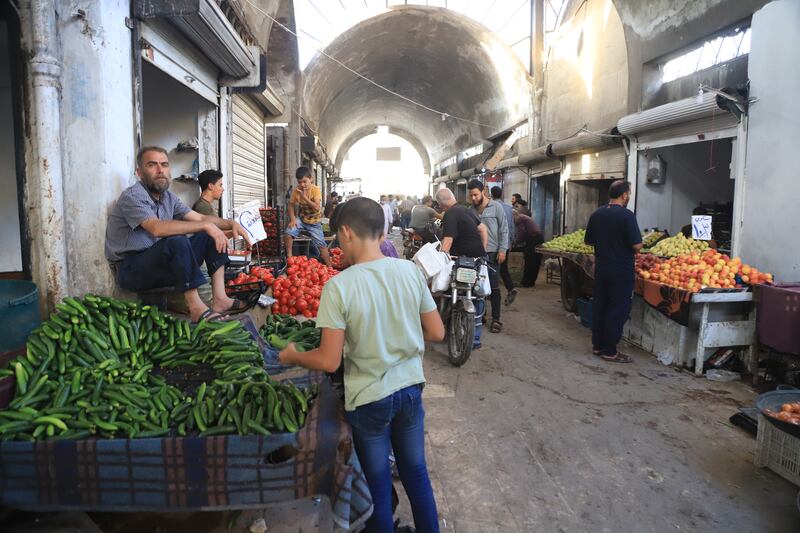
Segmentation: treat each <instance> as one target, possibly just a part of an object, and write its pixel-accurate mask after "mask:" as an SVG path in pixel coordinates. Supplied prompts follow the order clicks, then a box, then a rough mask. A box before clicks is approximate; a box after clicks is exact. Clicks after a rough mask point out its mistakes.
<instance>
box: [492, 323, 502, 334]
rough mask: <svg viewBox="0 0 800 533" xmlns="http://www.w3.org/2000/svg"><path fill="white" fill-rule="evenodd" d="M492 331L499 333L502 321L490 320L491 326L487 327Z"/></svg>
mask: <svg viewBox="0 0 800 533" xmlns="http://www.w3.org/2000/svg"><path fill="white" fill-rule="evenodd" d="M489 331H491V332H492V333H500V332H501V331H503V323H502V322H500V321H499V320H492V327H491V328H490V329H489Z"/></svg>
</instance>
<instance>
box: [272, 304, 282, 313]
mask: <svg viewBox="0 0 800 533" xmlns="http://www.w3.org/2000/svg"><path fill="white" fill-rule="evenodd" d="M280 312H281V306H280V305H278V304H277V303H274V304H272V314H273V315H277V314H278V313H280Z"/></svg>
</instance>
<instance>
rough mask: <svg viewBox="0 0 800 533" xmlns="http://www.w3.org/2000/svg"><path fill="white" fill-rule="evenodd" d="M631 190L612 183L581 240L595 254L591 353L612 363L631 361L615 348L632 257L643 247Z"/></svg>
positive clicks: (627, 307)
mask: <svg viewBox="0 0 800 533" xmlns="http://www.w3.org/2000/svg"><path fill="white" fill-rule="evenodd" d="M630 191H631V186H630V183H628V182H627V181H625V180H617V181H615V182H614V183H612V184H611V187H609V189H608V197H609V198H610V200H609V202H608V205H604V206H602V207H600V208H598V209H597V211H595V212H594V213H593V214H592V216H591V217H589V223H588V224H587V226H586V237H585V239H584V240H585V242H586V244H591V245H594V256H595V266H594V290H593V298H594V299H593V303H592V353H593V354H595V355H599V356H601V357H602V358H603V359H605V360H606V361H610V362H613V363H630V362H631V358H630V357H628V356H627V355H625V354H622V353H620V352H619V351H617V344H618V343H619V341H620V339H621V338H622V327H623V326H624V325H625V322H626V321H627V320H628V317H629V315H630V312H631V300H632V298H633V280H634V263H635V257H636V253H637V252H638V251H639V250H640V249H641V248H642V234H641V232H640V231H639V224H638V223H637V222H636V216H635V215H634V214H633V213H632V212H631V211H629V210H628V209H627V205H628V201H629V200H630V197H631V192H630Z"/></svg>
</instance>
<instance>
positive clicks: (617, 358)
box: [601, 352, 633, 363]
mask: <svg viewBox="0 0 800 533" xmlns="http://www.w3.org/2000/svg"><path fill="white" fill-rule="evenodd" d="M601 357H602V358H603V360H604V361H608V362H609V363H632V362H633V359H631V358H630V357H628V356H627V355H625V354H624V353H619V352H617V353H616V354H615V355H602V356H601Z"/></svg>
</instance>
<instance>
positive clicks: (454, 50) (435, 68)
mask: <svg viewBox="0 0 800 533" xmlns="http://www.w3.org/2000/svg"><path fill="white" fill-rule="evenodd" d="M325 52H326V53H327V54H330V55H331V56H333V57H335V58H336V59H338V60H339V61H341V62H342V63H344V64H345V65H347V66H348V67H350V68H352V69H353V70H355V71H357V72H359V73H361V74H363V75H364V76H366V77H368V78H370V79H371V80H374V81H375V82H376V83H378V84H380V85H383V86H385V87H387V88H389V89H391V90H392V91H395V92H397V93H399V94H401V95H403V96H406V97H408V98H410V99H412V100H414V101H417V102H420V103H422V104H424V105H426V106H428V107H431V108H434V109H437V110H441V111H444V112H445V113H448V114H449V115H456V116H459V117H463V118H466V119H469V120H472V121H475V122H478V123H481V124H484V125H483V126H481V125H477V124H469V123H466V122H461V121H458V120H455V119H453V118H452V117H445V119H444V120H442V116H441V115H438V114H435V113H432V112H431V111H428V110H425V109H423V108H420V107H418V106H416V105H414V104H412V103H410V102H407V101H405V100H403V99H402V98H399V97H397V96H395V95H392V94H389V93H387V92H386V91H383V90H382V89H380V88H378V87H375V86H374V85H372V84H370V83H369V82H367V81H365V80H363V79H361V78H359V77H357V76H356V75H355V74H353V73H352V72H349V71H348V70H346V69H344V68H342V67H341V66H340V65H337V64H336V63H334V62H333V61H331V60H330V59H328V58H326V57H323V56H321V55H317V57H316V58H315V59H314V60H313V61H312V62H311V63H310V64H309V65H308V67H307V68H306V71H305V81H304V98H303V101H304V108H303V109H304V115H305V116H306V118H307V119H308V121H309V123H310V125H311V126H312V127H313V128H314V129H316V130H317V132H318V134H319V136H320V139H321V140H322V142H323V143H325V144H326V145H327V148H328V152H329V154H330V155H331V157H332V158H333V159H334V160H336V161H341V160H342V158H343V157H344V152H345V151H346V150H347V148H349V146H351V145H352V144H353V143H354V142H355V141H356V140H358V138H360V137H359V136H361V137H363V136H364V135H367V134H369V133H370V132H371V131H372V128H374V127H377V126H379V125H386V126H389V127H390V128H392V129H393V130H394V131H399V132H402V133H403V137H405V138H407V139H409V140H411V139H416V141H417V142H412V144H415V146H417V148H418V149H420V150H424V153H421V155H422V156H423V160H424V161H425V160H426V159H427V160H428V161H425V162H426V165H430V164H433V163H436V162H438V161H440V160H441V159H444V158H446V157H448V156H450V155H452V154H453V153H455V152H456V151H458V150H463V149H464V148H467V147H469V146H472V145H474V144H476V143H478V142H480V141H482V140H484V139H486V137H488V136H490V135H492V134H493V133H497V132H499V131H501V130H503V129H505V128H509V127H511V126H513V125H515V124H516V123H518V122H519V121H521V120H523V119H525V118H526V117H527V116H528V114H529V113H530V105H531V89H530V78H529V76H528V74H527V72H526V70H525V68H524V67H523V65H522V63H521V62H520V61H519V59H518V58H517V57H516V56H515V55H514V53H513V52H512V51H511V49H510V48H509V47H508V46H507V45H506V44H505V43H503V42H502V41H501V40H500V39H498V38H497V36H496V35H495V34H493V33H492V32H490V31H488V30H487V29H486V28H484V27H483V26H481V25H480V24H478V23H476V22H474V21H472V20H470V19H468V18H467V17H464V16H462V15H459V14H457V13H454V12H453V11H452V10H447V9H442V8H428V7H423V6H404V7H397V8H394V9H391V10H390V11H388V12H386V13H384V14H382V15H379V16H376V17H373V18H370V19H367V20H365V21H363V22H361V23H360V24H358V25H356V26H354V27H352V28H351V29H350V30H348V31H346V32H345V33H343V34H342V35H340V36H339V37H337V38H336V39H335V40H334V41H333V42H332V43H331V44H330V45H329V46H328V47H327V48H326V49H325ZM340 150H341V151H342V152H343V153H341V154H340V153H339V151H340Z"/></svg>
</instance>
